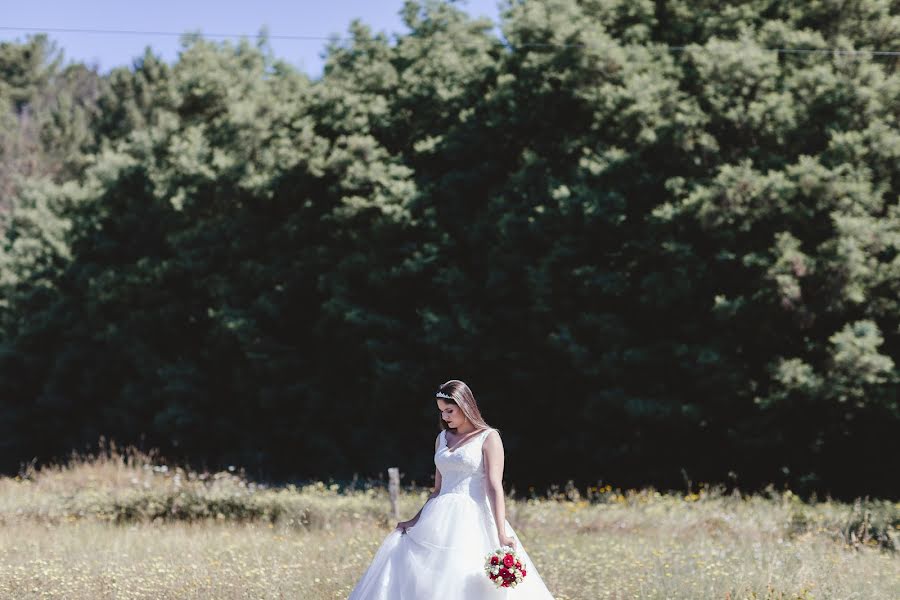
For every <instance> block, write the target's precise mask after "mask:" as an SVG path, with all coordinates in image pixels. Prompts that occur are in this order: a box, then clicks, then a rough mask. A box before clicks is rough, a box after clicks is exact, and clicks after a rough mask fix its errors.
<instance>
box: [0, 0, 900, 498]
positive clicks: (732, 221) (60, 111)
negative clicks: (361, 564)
mask: <svg viewBox="0 0 900 600" xmlns="http://www.w3.org/2000/svg"><path fill="white" fill-rule="evenodd" d="M402 17H403V20H404V23H405V26H406V30H405V31H403V32H402V33H397V34H390V35H389V34H386V33H379V32H374V31H372V30H371V29H370V28H368V27H367V26H366V25H365V24H364V23H361V22H354V23H352V24H350V25H349V33H348V37H347V38H346V39H343V38H336V39H335V40H334V41H333V42H331V43H329V44H328V45H327V47H326V49H325V52H326V55H327V58H326V64H325V68H324V72H323V74H322V76H321V77H318V78H316V79H311V78H310V77H308V76H307V75H305V74H303V73H302V72H300V71H298V70H297V69H296V68H295V67H293V66H291V65H290V62H289V61H288V60H287V59H286V58H279V57H276V56H274V55H273V53H272V51H271V49H270V47H269V45H268V43H267V41H266V39H265V37H261V38H260V39H259V40H258V41H247V40H244V41H240V42H235V43H232V42H221V43H219V42H215V43H214V42H210V41H207V40H204V39H203V38H202V37H201V36H199V35H186V36H185V38H184V42H183V49H182V51H181V53H180V55H179V58H178V60H177V61H175V62H174V63H171V64H170V63H167V62H165V61H163V60H162V59H160V58H159V57H158V56H156V55H155V54H154V53H153V51H152V49H151V48H148V49H147V50H146V52H145V53H144V55H143V56H140V57H138V58H136V59H135V60H134V61H133V63H132V64H131V65H130V66H122V67H119V68H116V69H113V70H112V71H110V72H109V73H106V74H100V73H98V72H97V71H96V69H94V68H91V67H88V66H85V65H83V64H78V63H73V62H66V61H65V60H64V54H63V52H62V50H60V49H59V48H58V47H57V46H56V45H55V44H54V43H53V41H52V40H50V39H48V38H47V37H46V36H43V35H38V36H32V37H28V38H25V39H24V40H20V41H18V42H16V43H12V42H4V43H2V44H0V214H2V224H0V230H2V234H0V287H2V294H0V467H2V469H3V470H5V471H6V472H14V471H15V470H16V469H18V468H19V466H20V464H21V463H23V462H28V461H31V460H38V461H44V460H49V459H54V458H58V457H61V456H64V455H65V454H66V453H67V452H69V451H71V450H73V449H76V450H78V449H84V448H89V447H94V446H95V445H96V443H97V440H98V439H99V438H100V437H101V436H106V437H107V438H109V439H114V440H116V441H117V442H118V443H120V444H126V443H133V444H136V445H139V446H141V447H145V448H150V447H155V448H159V449H160V450H161V452H162V453H163V454H164V455H166V456H170V457H173V458H177V459H179V460H187V461H191V462H192V463H193V464H195V465H197V466H209V467H215V466H221V465H228V464H235V465H240V466H243V467H246V468H247V470H248V473H249V474H251V475H252V476H255V477H259V478H262V479H266V480H271V481H276V480H287V479H296V478H301V479H302V478H309V477H321V478H325V477H333V478H335V479H337V480H341V481H346V480H349V479H350V478H351V477H353V476H354V475H358V476H359V477H371V476H376V477H377V476H379V475H380V474H381V473H383V472H384V470H385V469H386V468H387V467H388V466H395V465H396V466H400V467H401V470H402V471H403V472H404V473H405V479H404V481H406V482H411V481H417V482H419V483H427V482H428V481H429V478H430V476H431V475H432V474H433V465H432V461H431V449H432V444H433V441H434V436H435V435H436V433H437V431H438V428H437V425H438V421H437V419H438V412H437V408H436V405H435V400H434V397H433V392H434V390H435V388H436V387H437V385H438V384H440V383H442V382H443V381H445V380H447V379H451V378H459V379H463V380H464V381H466V382H467V383H468V384H469V385H470V386H471V387H472V390H473V391H474V393H475V396H476V398H477V400H478V401H479V404H480V406H481V409H482V412H483V414H484V416H485V418H486V420H487V421H488V422H489V423H490V424H491V425H492V426H494V427H497V428H498V429H500V431H501V433H502V435H503V439H504V444H505V448H506V452H507V465H506V483H507V485H508V486H509V487H515V488H516V490H518V491H519V492H520V493H521V492H524V491H525V490H526V489H527V488H528V487H529V486H536V487H538V489H540V487H539V486H546V485H548V484H551V483H564V482H565V481H567V480H574V481H575V482H576V483H577V484H579V485H588V484H594V483H596V482H598V481H602V482H609V483H612V484H614V485H621V486H639V485H654V486H658V487H661V488H675V487H683V486H684V485H685V484H686V483H687V482H692V485H696V483H697V482H701V481H705V482H720V483H724V484H726V485H728V486H732V485H737V486H738V487H740V488H742V489H752V488H760V487H763V486H765V485H767V484H769V483H773V484H775V485H777V486H783V485H788V486H790V487H791V488H792V489H794V490H797V491H799V492H801V493H812V492H815V493H817V494H831V495H834V496H839V497H840V496H855V495H862V494H874V495H881V496H894V497H896V496H898V495H900V480H898V478H897V477H896V470H897V458H898V456H900V394H898V392H900V370H898V365H897V362H898V358H900V198H898V190H900V127H898V120H900V71H898V64H900V2H898V1H897V0H841V1H835V0H811V1H805V2H783V1H779V0H750V1H741V2H734V1H716V2H713V1H711V0H528V1H524V2H523V1H507V2H506V3H505V7H504V9H503V11H502V21H501V23H500V24H499V32H498V31H497V30H495V28H494V24H492V23H490V22H489V21H486V20H478V19H473V18H471V17H470V16H468V15H467V14H466V13H465V12H464V11H462V10H460V9H459V8H458V7H457V6H455V5H454V3H452V2H437V1H427V2H407V3H406V4H405V6H404V8H403V10H402Z"/></svg>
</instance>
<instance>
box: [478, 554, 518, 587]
mask: <svg viewBox="0 0 900 600" xmlns="http://www.w3.org/2000/svg"><path fill="white" fill-rule="evenodd" d="M484 572H485V573H487V576H488V577H490V579H491V581H493V582H494V585H495V586H497V587H498V588H501V587H505V588H514V587H516V586H517V585H518V584H520V583H522V580H523V579H525V565H524V564H522V561H521V560H519V557H518V556H517V555H516V553H515V551H514V550H513V549H512V548H510V547H509V546H503V547H502V548H500V549H499V550H495V551H494V552H491V553H490V554H488V555H487V558H486V559H485V561H484Z"/></svg>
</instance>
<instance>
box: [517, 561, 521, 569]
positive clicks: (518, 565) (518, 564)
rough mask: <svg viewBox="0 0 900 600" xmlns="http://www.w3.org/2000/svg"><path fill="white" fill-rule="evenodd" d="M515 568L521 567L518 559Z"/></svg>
mask: <svg viewBox="0 0 900 600" xmlns="http://www.w3.org/2000/svg"><path fill="white" fill-rule="evenodd" d="M516 568H517V569H521V568H522V563H520V562H519V561H516Z"/></svg>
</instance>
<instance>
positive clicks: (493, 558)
mask: <svg viewBox="0 0 900 600" xmlns="http://www.w3.org/2000/svg"><path fill="white" fill-rule="evenodd" d="M491 564H492V565H498V564H500V559H499V558H497V557H496V556H492V557H491Z"/></svg>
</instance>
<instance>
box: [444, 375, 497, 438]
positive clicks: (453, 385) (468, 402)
mask: <svg viewBox="0 0 900 600" xmlns="http://www.w3.org/2000/svg"><path fill="white" fill-rule="evenodd" d="M437 391H438V392H443V393H445V394H447V395H448V396H452V397H453V399H452V400H449V399H447V398H441V400H443V401H444V402H446V403H448V404H455V405H457V406H458V407H459V409H460V410H461V411H462V412H463V414H464V415H465V416H466V418H467V419H468V420H469V421H471V422H472V425H474V426H475V428H476V429H489V428H490V429H493V428H492V427H491V426H490V425H488V424H487V422H486V421H485V420H484V417H482V416H481V411H480V410H478V404H477V403H476V402H475V396H474V394H472V390H470V389H469V386H467V385H466V384H465V383H463V382H462V381H460V380H459V379H451V380H450V381H448V382H446V383H442V384H441V385H440V387H438V389H437ZM438 420H439V421H440V423H441V429H450V427H448V426H447V422H446V421H444V419H438Z"/></svg>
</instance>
